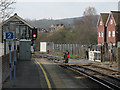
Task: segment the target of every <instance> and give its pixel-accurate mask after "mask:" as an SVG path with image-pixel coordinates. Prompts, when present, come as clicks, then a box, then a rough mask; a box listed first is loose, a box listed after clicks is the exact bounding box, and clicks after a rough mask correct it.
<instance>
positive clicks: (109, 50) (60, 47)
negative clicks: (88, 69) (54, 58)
mask: <svg viewBox="0 0 120 90" xmlns="http://www.w3.org/2000/svg"><path fill="white" fill-rule="evenodd" d="M66 50H68V51H69V52H70V55H71V58H72V56H73V57H77V58H82V59H86V51H88V52H90V51H95V52H96V51H99V52H100V53H99V55H95V58H96V59H100V60H101V61H116V57H117V56H116V55H117V48H116V47H113V46H108V45H103V46H98V45H81V44H54V53H55V54H64V52H65V51H66ZM96 53H97V52H96Z"/></svg>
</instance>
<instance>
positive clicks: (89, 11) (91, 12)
mask: <svg viewBox="0 0 120 90" xmlns="http://www.w3.org/2000/svg"><path fill="white" fill-rule="evenodd" d="M92 15H97V13H96V9H95V8H94V7H87V8H85V11H84V13H83V16H92Z"/></svg>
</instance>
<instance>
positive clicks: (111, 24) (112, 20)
mask: <svg viewBox="0 0 120 90" xmlns="http://www.w3.org/2000/svg"><path fill="white" fill-rule="evenodd" d="M119 24H120V11H111V13H110V14H109V17H108V19H107V22H106V27H107V43H108V45H109V44H110V43H111V44H113V46H117V42H118V41H120V26H119Z"/></svg>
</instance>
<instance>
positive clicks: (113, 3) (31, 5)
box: [14, 0, 119, 20]
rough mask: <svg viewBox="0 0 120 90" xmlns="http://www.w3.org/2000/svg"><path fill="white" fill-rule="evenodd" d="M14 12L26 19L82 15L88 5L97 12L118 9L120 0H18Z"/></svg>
mask: <svg viewBox="0 0 120 90" xmlns="http://www.w3.org/2000/svg"><path fill="white" fill-rule="evenodd" d="M16 1H17V3H16V5H15V8H16V9H15V10H14V12H16V13H18V15H19V16H21V17H22V18H25V19H37V20H38V19H49V18H52V19H62V18H72V17H80V16H82V15H83V12H84V10H85V8H86V7H89V6H90V7H95V8H96V10H97V14H99V13H100V12H110V11H111V10H118V1H119V0H16Z"/></svg>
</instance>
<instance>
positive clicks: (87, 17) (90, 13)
mask: <svg viewBox="0 0 120 90" xmlns="http://www.w3.org/2000/svg"><path fill="white" fill-rule="evenodd" d="M83 19H84V22H85V23H88V24H90V25H92V26H96V22H97V19H98V16H97V11H96V9H95V7H87V8H85V11H84V13H83Z"/></svg>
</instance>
